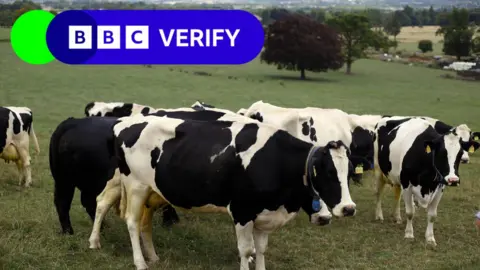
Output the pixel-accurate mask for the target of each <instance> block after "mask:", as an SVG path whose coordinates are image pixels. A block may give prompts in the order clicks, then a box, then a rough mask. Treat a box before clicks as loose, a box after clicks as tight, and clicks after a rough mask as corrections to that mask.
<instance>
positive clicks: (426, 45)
mask: <svg viewBox="0 0 480 270" xmlns="http://www.w3.org/2000/svg"><path fill="white" fill-rule="evenodd" d="M418 49H419V50H420V51H422V52H423V53H426V52H432V51H433V43H432V41H431V40H427V39H424V40H420V41H419V42H418Z"/></svg>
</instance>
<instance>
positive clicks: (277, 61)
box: [260, 13, 343, 79]
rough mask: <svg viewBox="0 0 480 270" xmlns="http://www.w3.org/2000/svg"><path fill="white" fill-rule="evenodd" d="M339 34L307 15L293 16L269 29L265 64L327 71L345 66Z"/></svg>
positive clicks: (285, 17) (261, 56)
mask: <svg viewBox="0 0 480 270" xmlns="http://www.w3.org/2000/svg"><path fill="white" fill-rule="evenodd" d="M341 50H342V45H341V42H340V38H339V36H338V34H337V33H336V32H335V31H334V30H333V29H331V28H329V27H328V26H326V25H324V24H321V23H319V22H316V21H315V20H313V19H311V18H310V17H308V16H306V15H301V14H298V13H296V14H289V15H287V16H284V17H283V18H282V19H279V20H277V21H275V22H274V23H272V24H271V25H269V26H268V28H267V31H266V37H265V45H264V50H263V52H262V53H261V55H260V59H261V61H262V62H265V63H267V64H269V65H272V64H273V65H276V66H277V67H278V68H279V69H287V70H296V71H300V78H301V79H305V71H306V70H308V71H312V72H326V71H327V70H328V69H332V70H337V69H339V68H341V67H342V66H343V59H342V52H341Z"/></svg>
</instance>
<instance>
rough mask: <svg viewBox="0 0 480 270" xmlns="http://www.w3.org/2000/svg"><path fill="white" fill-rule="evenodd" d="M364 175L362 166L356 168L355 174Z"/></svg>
mask: <svg viewBox="0 0 480 270" xmlns="http://www.w3.org/2000/svg"><path fill="white" fill-rule="evenodd" d="M362 173H363V166H362V165H358V166H357V167H356V168H355V174H362Z"/></svg>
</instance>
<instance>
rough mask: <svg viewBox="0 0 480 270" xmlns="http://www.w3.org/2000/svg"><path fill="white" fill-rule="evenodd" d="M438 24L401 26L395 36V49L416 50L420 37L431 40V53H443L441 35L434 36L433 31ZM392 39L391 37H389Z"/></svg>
mask: <svg viewBox="0 0 480 270" xmlns="http://www.w3.org/2000/svg"><path fill="white" fill-rule="evenodd" d="M438 28H439V27H438V26H424V27H422V28H420V27H411V26H408V27H402V30H401V31H400V34H399V35H398V36H397V41H398V48H397V50H405V51H407V52H416V51H419V49H418V42H419V41H420V40H422V39H427V40H431V41H432V43H433V52H430V53H433V54H440V55H441V54H443V52H442V49H443V44H442V43H441V41H442V40H443V36H436V35H435V32H436V31H437V30H438ZM390 38H391V39H393V37H390Z"/></svg>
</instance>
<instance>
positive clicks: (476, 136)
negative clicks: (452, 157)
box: [472, 132, 480, 141]
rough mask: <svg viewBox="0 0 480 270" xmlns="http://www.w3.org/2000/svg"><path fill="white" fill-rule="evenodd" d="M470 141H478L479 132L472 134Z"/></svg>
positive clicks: (479, 137)
mask: <svg viewBox="0 0 480 270" xmlns="http://www.w3.org/2000/svg"><path fill="white" fill-rule="evenodd" d="M472 140H474V141H478V140H480V132H473V133H472Z"/></svg>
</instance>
